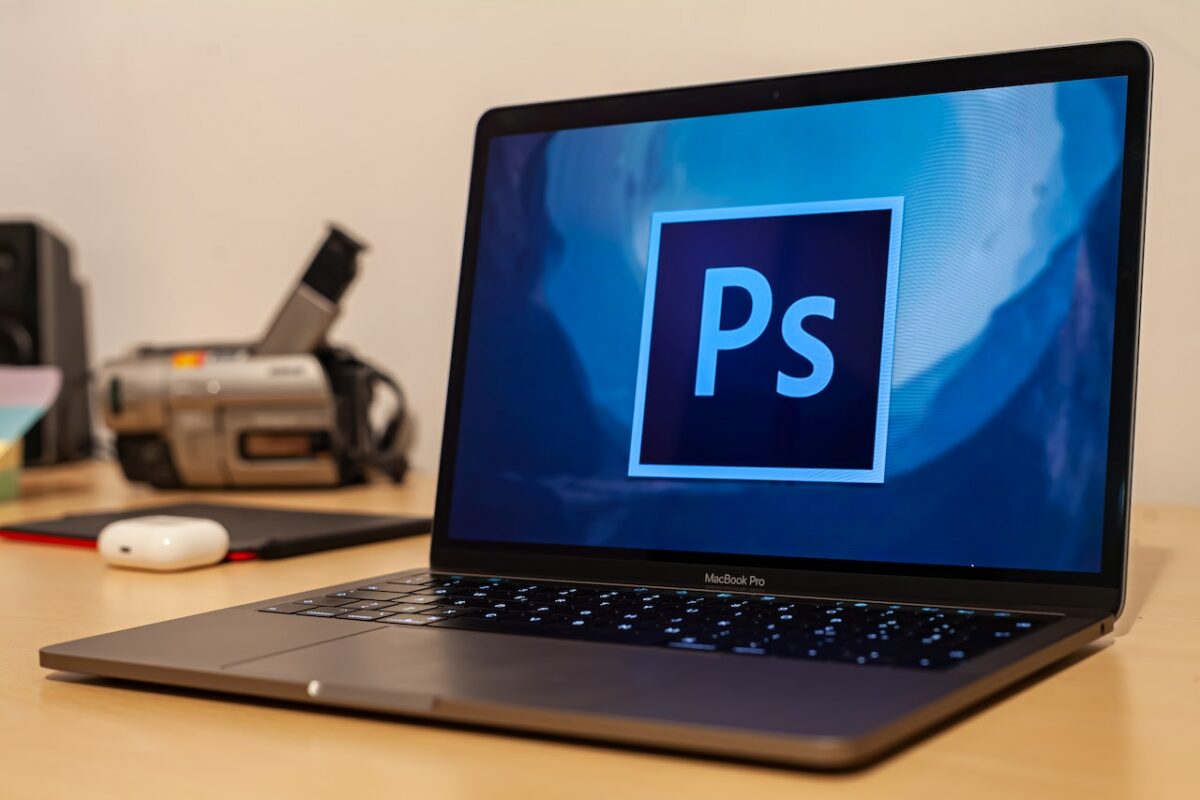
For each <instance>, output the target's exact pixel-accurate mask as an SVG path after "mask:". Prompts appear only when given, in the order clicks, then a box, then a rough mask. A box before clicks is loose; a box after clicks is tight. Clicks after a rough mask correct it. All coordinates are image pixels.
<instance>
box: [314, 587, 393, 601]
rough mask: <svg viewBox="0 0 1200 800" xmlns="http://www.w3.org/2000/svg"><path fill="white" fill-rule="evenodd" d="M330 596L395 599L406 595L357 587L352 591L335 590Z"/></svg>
mask: <svg viewBox="0 0 1200 800" xmlns="http://www.w3.org/2000/svg"><path fill="white" fill-rule="evenodd" d="M329 597H346V598H349V599H351V600H395V599H397V598H400V597H404V593H403V592H371V591H367V590H365V589H355V590H354V591H352V592H333V593H332V594H330V595H329Z"/></svg>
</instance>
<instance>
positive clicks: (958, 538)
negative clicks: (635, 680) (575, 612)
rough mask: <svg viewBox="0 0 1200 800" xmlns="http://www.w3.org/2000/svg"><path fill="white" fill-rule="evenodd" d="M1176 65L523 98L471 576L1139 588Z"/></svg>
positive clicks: (485, 294) (485, 311)
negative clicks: (1138, 491) (1159, 90)
mask: <svg viewBox="0 0 1200 800" xmlns="http://www.w3.org/2000/svg"><path fill="white" fill-rule="evenodd" d="M1149 91H1150V54H1149V52H1148V51H1147V50H1146V49H1145V48H1144V47H1143V46H1142V45H1141V44H1138V43H1135V42H1109V43H1100V44H1090V45H1080V46H1072V47H1063V48H1053V49H1045V50H1036V51H1026V52H1019V53H1005V54H997V55H987V56H979V57H971V58H958V59H949V60H942V61H932V62H924V63H912V64H901V65H895V66H885V67H877V68H871V69H855V70H849V71H843V72H828V73H819V74H811V75H800V76H794V77H784V78H773V79H763V80H753V81H745V82H739V83H730V84H722V85H715V86H705V87H697V88H686V89H676V90H669V91H654V92H646V93H639V94H629V95H620V96H612V97H601V98H593V99H583V100H572V101H564V102H553V103H542V104H535V105H527V106H518V107H511V108H501V109H495V110H492V111H489V112H488V113H486V114H485V115H484V116H483V117H482V118H481V120H480V122H479V125H478V129H477V133H476V140H475V152H474V166H473V171H472V177H471V191H470V201H469V207H468V215H467V228H466V239H465V246H464V252H463V264H462V279H461V285H460V291H459V300H458V316H457V323H456V328H455V335H454V343H453V354H452V365H451V375H450V385H449V395H448V402H447V408H446V420H445V431H444V438H443V446H442V464H441V472H440V476H439V485H438V498H437V508H436V514H435V520H434V536H433V547H432V562H433V565H434V566H435V567H436V568H439V569H450V570H456V569H457V570H464V571H468V570H469V571H482V572H490V573H498V574H509V575H521V576H530V577H558V578H568V579H573V580H585V579H586V580H599V581H619V582H636V583H649V584H655V585H669V586H680V587H697V588H715V587H730V588H734V589H748V590H757V591H766V592H777V593H781V594H783V593H807V594H822V595H834V596H842V597H862V598H880V599H897V598H904V599H914V600H926V601H929V602H958V603H978V604H992V605H1011V606H1014V607H1018V606H1019V607H1030V608H1033V607H1048V608H1049V607H1059V608H1065V607H1072V608H1090V609H1103V610H1108V611H1117V610H1118V609H1119V607H1120V605H1121V602H1122V594H1123V584H1124V572H1125V559H1126V542H1127V528H1128V515H1129V487H1130V467H1131V452H1132V413H1133V400H1134V388H1135V380H1134V378H1135V362H1136V348H1137V329H1138V324H1137V323H1138V321H1137V316H1138V297H1139V281H1140V267H1141V251H1142V227H1143V207H1144V191H1145V173H1146V155H1147V143H1148V122H1149Z"/></svg>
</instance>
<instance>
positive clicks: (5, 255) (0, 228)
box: [0, 221, 92, 464]
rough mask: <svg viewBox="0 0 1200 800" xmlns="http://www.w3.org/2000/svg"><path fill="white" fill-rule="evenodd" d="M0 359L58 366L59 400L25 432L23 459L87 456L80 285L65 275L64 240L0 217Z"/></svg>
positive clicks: (88, 428) (37, 461) (89, 432)
mask: <svg viewBox="0 0 1200 800" xmlns="http://www.w3.org/2000/svg"><path fill="white" fill-rule="evenodd" d="M0 364H16V365H27V364H52V365H54V366H57V367H58V368H59V369H61V370H62V374H63V385H62V391H61V393H60V394H59V397H58V401H57V402H56V403H55V404H54V407H53V408H52V409H51V410H50V412H49V413H48V414H47V415H46V416H45V417H44V418H43V419H42V420H41V421H40V422H39V423H38V424H37V425H35V426H34V428H33V430H31V431H30V432H29V434H28V435H27V436H26V437H25V463H26V464H54V463H57V462H61V461H71V460H74V459H78V458H85V457H87V456H90V455H91V452H92V415H91V408H90V403H89V401H88V346H87V320H86V311H85V300H84V292H83V287H82V286H80V284H79V282H78V281H76V280H75V279H74V278H73V277H72V275H71V251H70V249H69V248H68V247H67V245H66V243H65V242H64V241H63V240H62V239H61V238H59V237H58V236H56V235H55V234H53V233H51V232H50V231H49V230H47V229H46V228H45V227H44V226H42V225H39V224H38V223H35V222H27V221H4V222H0Z"/></svg>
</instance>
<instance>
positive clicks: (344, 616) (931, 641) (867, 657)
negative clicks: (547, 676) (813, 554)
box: [259, 573, 1053, 669]
mask: <svg viewBox="0 0 1200 800" xmlns="http://www.w3.org/2000/svg"><path fill="white" fill-rule="evenodd" d="M259 610H260V611H264V612H269V613H274V614H295V615H297V616H305V617H317V618H326V619H337V620H341V621H353V622H371V623H378V624H391V625H419V626H424V625H428V626H431V627H435V628H456V629H460V630H468V631H487V632H491V633H509V634H519V635H528V636H543V637H559V638H569V639H579V640H584V641H597V642H618V643H623V644H633V645H643V646H648V647H671V648H676V649H679V650H691V651H700V652H725V653H734V654H738V655H744V656H760V657H761V656H775V657H782V658H795V659H802V660H808V661H836V662H844V663H852V664H864V665H866V664H877V665H886V666H893V667H909V668H915V669H946V668H949V667H953V666H955V665H957V664H960V663H962V662H964V661H967V660H968V659H971V658H974V657H977V656H979V655H981V654H983V653H986V652H987V651H989V650H991V649H993V648H995V647H998V646H1000V645H1003V644H1006V643H1008V642H1011V641H1013V640H1015V639H1018V638H1020V637H1022V636H1025V635H1027V634H1028V633H1030V632H1031V631H1034V630H1037V629H1038V628H1039V627H1042V626H1044V625H1046V624H1048V623H1049V622H1050V621H1052V620H1053V617H1043V616H1036V615H1021V614H1017V613H1009V612H1005V611H973V610H969V609H955V608H938V607H931V606H925V607H920V606H908V605H889V604H881V603H861V602H853V601H848V600H846V601H840V600H839V601H829V600H815V599H810V598H793V597H775V596H772V595H761V594H737V593H732V592H702V591H683V590H679V591H676V590H672V589H650V588H645V587H638V588H630V587H618V586H613V587H605V586H594V585H571V584H562V583H550V582H540V581H539V582H529V581H521V580H508V579H502V578H477V577H466V576H451V575H433V574H430V573H421V574H418V575H410V576H404V577H399V578H395V579H394V580H388V581H384V582H380V583H374V584H370V585H367V586H363V587H361V588H358V589H354V590H348V591H342V592H335V593H333V594H330V595H324V596H320V597H310V598H306V599H304V600H300V601H297V602H293V603H286V604H281V605H275V606H269V607H266V608H261V609H259Z"/></svg>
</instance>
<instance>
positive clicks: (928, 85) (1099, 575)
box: [430, 41, 1151, 613]
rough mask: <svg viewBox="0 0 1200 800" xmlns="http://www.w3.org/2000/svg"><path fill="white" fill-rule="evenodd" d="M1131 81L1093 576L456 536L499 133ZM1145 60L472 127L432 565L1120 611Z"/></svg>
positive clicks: (1006, 61)
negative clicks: (486, 204)
mask: <svg viewBox="0 0 1200 800" xmlns="http://www.w3.org/2000/svg"><path fill="white" fill-rule="evenodd" d="M1112 76H1125V77H1127V79H1128V83H1127V86H1128V94H1127V105H1126V124H1125V153H1124V166H1123V173H1122V197H1121V219H1120V231H1119V242H1118V256H1117V257H1118V264H1117V292H1116V313H1115V319H1114V323H1115V327H1114V348H1113V364H1112V385H1111V394H1110V419H1109V431H1108V454H1107V462H1108V463H1107V479H1106V486H1105V507H1104V531H1103V544H1102V553H1101V568H1100V571H1099V572H1095V573H1078V572H1056V571H1041V570H1014V569H1000V568H984V567H974V568H972V567H947V566H934V565H918V564H908V563H892V562H866V561H849V562H847V561H830V560H825V559H808V558H780V557H771V556H766V557H763V556H732V555H720V554H708V553H700V552H693V551H660V550H627V549H621V550H616V549H610V548H598V547H589V546H568V545H546V544H516V543H502V542H491V541H484V540H476V539H469V540H468V539H454V538H451V536H450V535H449V527H450V513H451V507H452V503H451V498H452V493H453V491H454V480H453V478H454V470H455V459H456V457H457V452H458V446H459V441H458V430H459V423H460V414H461V408H462V403H461V401H462V393H463V384H464V378H465V372H466V363H467V358H466V354H467V346H468V339H469V332H470V322H471V319H470V318H471V314H470V309H471V303H472V297H473V291H474V284H475V269H476V263H477V253H478V247H479V232H480V218H481V212H482V202H483V195H484V192H483V188H484V186H483V184H484V179H485V175H486V172H487V156H488V149H489V147H488V146H489V143H490V141H491V140H492V138H494V137H496V136H504V135H510V134H519V133H535V132H545V131H557V130H566V129H571V128H583V127H593V126H600V125H613V124H621V123H631V122H645V121H651V120H663V119H675V118H682V117H699V116H709V115H714V114H728V113H738V112H746V111H759V110H768V109H776V108H789V107H793V106H799V105H824V104H832V103H844V102H851V101H856V100H872V99H882V98H888V97H903V96H912V95H924V94H937V93H943V92H953V91H962V90H970V89H983V88H990V87H998V86H1015V85H1022V84H1032V83H1046V82H1057V81H1067V80H1077V79H1085V78H1101V77H1112ZM1150 77H1151V56H1150V53H1149V51H1148V50H1147V49H1146V47H1145V46H1144V45H1142V44H1141V43H1139V42H1135V41H1114V42H1101V43H1095V44H1085V45H1072V46H1068V47H1055V48H1048V49H1041V50H1027V51H1021V52H1012V53H999V54H992V55H983V56H970V57H964V58H952V59H943V60H937V61H924V62H914V63H906V64H896V65H889V66H882V67H870V68H859V69H850V70H842V71H836V72H822V73H811V74H804V75H796V76H787V77H779V78H762V79H755V80H748V81H739V82H735V83H724V84H716V85H709V86H699V87H688V88H681V89H667V90H657V91H648V92H639V93H635V94H624V95H611V96H605V97H595V98H585V99H579V100H563V101H555V102H547V103H536V104H530V105H521V106H511V107H505V108H497V109H492V110H490V111H488V112H487V113H485V114H484V115H483V116H482V117H481V118H480V120H479V123H478V125H477V128H476V133H475V143H474V162H473V165H472V170H471V184H470V196H469V200H468V209H467V222H466V233H465V239H464V246H463V257H462V272H461V278H460V284H459V292H458V305H457V317H456V322H455V328H454V338H453V346H452V354H451V367H450V381H449V389H448V393H447V400H446V415H445V426H444V430H443V438H442V450H441V466H440V472H439V476H438V486H437V500H436V504H435V513H434V523H433V540H432V546H431V556H430V557H431V563H432V565H433V567H434V568H436V569H439V570H450V571H465V572H476V573H480V572H482V573H488V574H498V575H515V576H522V577H534V578H557V579H565V580H577V581H585V580H586V581H597V582H614V583H641V584H651V585H656V586H672V587H695V588H713V587H712V586H711V585H709V586H706V584H705V575H706V573H725V572H729V573H731V574H733V575H749V574H753V575H755V577H756V578H757V579H760V580H762V581H763V585H762V586H761V587H759V588H760V589H761V590H765V591H770V592H772V593H778V594H814V595H828V596H842V597H855V598H864V599H871V598H880V599H898V598H899V599H912V600H915V601H924V602H956V603H975V604H979V605H991V606H1010V607H1013V608H1087V609H1100V610H1105V611H1107V612H1112V613H1117V612H1119V610H1120V607H1121V604H1122V602H1123V594H1124V591H1123V590H1124V576H1125V566H1126V558H1127V547H1128V521H1129V510H1130V509H1129V506H1130V500H1129V498H1130V481H1131V467H1132V434H1133V406H1134V395H1135V389H1136V359H1137V337H1138V312H1139V299H1140V284H1141V256H1142V240H1143V222H1144V208H1145V184H1146V159H1147V149H1148V140H1149V103H1150Z"/></svg>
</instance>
